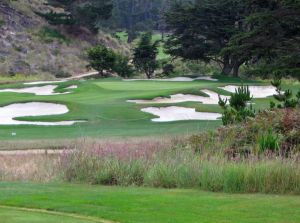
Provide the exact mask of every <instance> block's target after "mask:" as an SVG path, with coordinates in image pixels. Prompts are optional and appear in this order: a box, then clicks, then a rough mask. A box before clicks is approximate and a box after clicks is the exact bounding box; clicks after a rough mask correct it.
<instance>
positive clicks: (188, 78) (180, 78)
mask: <svg viewBox="0 0 300 223" xmlns="http://www.w3.org/2000/svg"><path fill="white" fill-rule="evenodd" d="M195 80H206V81H218V79H214V78H211V77H206V76H203V77H197V78H191V77H174V78H166V79H123V81H171V82H172V81H174V82H176V81H177V82H192V81H195Z"/></svg>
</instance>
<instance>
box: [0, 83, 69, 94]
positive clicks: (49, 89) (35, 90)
mask: <svg viewBox="0 0 300 223" xmlns="http://www.w3.org/2000/svg"><path fill="white" fill-rule="evenodd" d="M56 87H57V86H56V85H45V86H41V87H29V88H20V89H3V90H0V93H1V92H14V93H30V94H35V95H44V96H45V95H60V94H69V93H70V92H64V93H55V92H54V89H55V88H56Z"/></svg>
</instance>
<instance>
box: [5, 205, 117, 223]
mask: <svg viewBox="0 0 300 223" xmlns="http://www.w3.org/2000/svg"><path fill="white" fill-rule="evenodd" d="M0 208H4V209H11V210H17V211H25V212H26V211H27V212H36V213H41V214H50V215H58V216H65V217H70V218H76V219H80V220H87V221H92V222H97V223H119V222H116V221H110V220H106V219H103V218H96V217H89V216H84V215H79V214H72V213H66V212H59V211H48V210H45V209H36V208H23V207H14V206H6V205H0Z"/></svg>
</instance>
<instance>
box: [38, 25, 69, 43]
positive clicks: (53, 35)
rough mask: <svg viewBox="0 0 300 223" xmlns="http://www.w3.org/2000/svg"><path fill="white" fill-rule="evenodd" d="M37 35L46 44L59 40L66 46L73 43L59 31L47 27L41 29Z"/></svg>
mask: <svg viewBox="0 0 300 223" xmlns="http://www.w3.org/2000/svg"><path fill="white" fill-rule="evenodd" d="M36 35H37V36H38V37H39V38H40V40H41V41H42V42H44V43H52V42H54V41H55V40H57V41H58V42H60V43H66V44H69V43H70V42H71V41H70V39H68V38H67V37H66V36H64V35H63V34H61V33H60V32H59V31H58V30H56V29H52V28H49V27H46V26H45V27H43V28H41V30H40V31H39V32H38V33H37V34H36Z"/></svg>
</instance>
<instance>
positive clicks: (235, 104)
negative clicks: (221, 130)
mask: <svg viewBox="0 0 300 223" xmlns="http://www.w3.org/2000/svg"><path fill="white" fill-rule="evenodd" d="M251 99H252V97H251V94H250V91H249V87H248V86H244V85H243V86H241V87H239V88H238V89H237V90H236V91H235V93H233V94H231V97H230V99H229V106H228V105H227V103H228V99H222V98H221V97H220V96H219V105H220V106H221V108H222V109H223V110H224V111H223V115H222V121H223V125H229V124H234V123H236V122H242V121H243V120H245V119H246V118H247V117H255V111H254V110H253V108H252V105H251V104H250V106H247V103H248V102H249V101H250V100H251Z"/></svg>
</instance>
